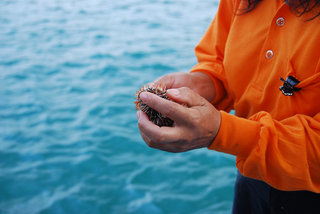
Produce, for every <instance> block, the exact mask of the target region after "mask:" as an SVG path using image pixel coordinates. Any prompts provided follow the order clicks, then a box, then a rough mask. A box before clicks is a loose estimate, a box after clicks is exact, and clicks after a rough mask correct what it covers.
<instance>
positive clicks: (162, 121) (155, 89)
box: [135, 85, 174, 127]
mask: <svg viewBox="0 0 320 214" xmlns="http://www.w3.org/2000/svg"><path fill="white" fill-rule="evenodd" d="M142 92H150V93H153V94H156V95H158V96H159V97H161V98H163V99H166V100H170V98H169V97H168V95H167V90H166V89H165V88H163V87H161V86H159V85H158V86H152V87H142V88H141V89H140V90H139V91H137V92H136V99H137V101H136V102H135V104H136V110H137V111H139V110H141V111H143V112H144V113H146V114H147V115H148V117H149V120H150V121H152V122H153V123H154V124H156V125H157V126H160V127H161V126H173V123H174V122H173V120H171V119H170V118H168V117H165V116H163V115H162V114H161V113H160V112H157V111H156V110H154V109H152V108H150V107H149V106H148V105H146V104H145V103H143V102H142V100H141V99H140V94H141V93H142Z"/></svg>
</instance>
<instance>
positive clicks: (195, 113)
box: [137, 87, 221, 153]
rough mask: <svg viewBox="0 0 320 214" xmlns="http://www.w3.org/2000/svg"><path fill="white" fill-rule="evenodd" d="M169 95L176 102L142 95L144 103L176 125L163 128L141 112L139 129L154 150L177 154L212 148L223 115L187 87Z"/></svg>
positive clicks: (138, 114)
mask: <svg viewBox="0 0 320 214" xmlns="http://www.w3.org/2000/svg"><path fill="white" fill-rule="evenodd" d="M167 95H168V96H169V97H170V99H172V100H174V101H175V102H172V101H169V100H166V99H163V98H160V97H158V96H157V95H155V94H152V93H148V92H143V93H141V95H140V98H141V99H142V101H143V102H144V103H146V104H147V105H148V106H150V107H151V108H153V109H155V110H156V111H158V112H160V113H161V114H163V115H164V116H166V117H169V118H170V119H172V120H174V122H175V123H174V126H173V127H166V126H162V127H159V126H157V125H155V124H153V123H152V122H151V121H150V120H149V119H148V116H147V115H146V114H145V113H144V112H142V111H138V112H137V117H138V126H139V129H140V133H141V136H142V138H143V139H144V141H145V142H146V143H147V144H148V145H149V146H150V147H152V148H156V149H160V150H163V151H168V152H174V153H177V152H185V151H188V150H192V149H198V148H202V147H208V146H209V145H210V143H211V142H212V141H213V140H214V138H215V137H216V135H217V133H218V131H219V128H220V123H221V115H220V112H219V111H218V110H217V109H216V108H214V107H213V105H211V104H210V103H209V102H208V101H207V100H206V99H204V98H203V97H201V96H200V95H199V94H197V93H195V92H194V91H192V90H191V89H189V88H186V87H183V88H179V89H169V90H167ZM179 103H181V104H184V105H181V104H179Z"/></svg>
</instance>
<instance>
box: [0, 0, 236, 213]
mask: <svg viewBox="0 0 320 214" xmlns="http://www.w3.org/2000/svg"><path fill="white" fill-rule="evenodd" d="M217 5H218V1H217V0H199V1H192V0H179V1H173V0H169V1H168V0H123V1H116V0H90V1H89V0H1V1H0V29H1V30H0V213H19V214H20V213H27V214H29V213H90V214H91V213H112V214H122V213H136V214H143V213H146V214H161V213H163V214H171V213H174V214H179V213H184V214H188V213H190V214H191V213H192V214H193V213H195V214H203V213H230V210H231V205H232V197H233V182H234V180H235V175H236V169H235V166H234V158H233V157H232V156H229V155H225V154H220V153H217V152H214V151H209V150H207V149H201V150H196V151H191V152H187V153H182V154H170V153H165V152H162V151H157V150H154V149H151V148H149V147H147V146H146V145H145V144H144V143H143V141H142V139H141V137H140V136H139V133H138V128H137V121H136V115H135V110H134V105H133V101H134V100H133V97H134V94H135V91H136V90H137V89H138V88H139V87H141V86H142V85H143V84H145V83H147V82H150V81H152V80H154V79H156V78H158V77H159V76H161V75H164V74H166V73H171V72H177V71H184V72H187V71H188V70H189V69H190V68H191V67H192V66H193V65H194V64H195V63H196V58H195V56H194V52H193V49H194V46H195V45H196V44H197V42H198V41H199V39H200V38H201V36H202V34H203V33H204V32H205V30H206V28H207V26H208V25H209V23H210V22H211V20H212V18H213V17H214V14H215V12H216V9H217Z"/></svg>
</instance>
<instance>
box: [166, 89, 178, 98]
mask: <svg viewBox="0 0 320 214" xmlns="http://www.w3.org/2000/svg"><path fill="white" fill-rule="evenodd" d="M167 93H169V94H171V95H173V96H175V97H177V96H179V94H180V92H179V90H178V89H168V90H167Z"/></svg>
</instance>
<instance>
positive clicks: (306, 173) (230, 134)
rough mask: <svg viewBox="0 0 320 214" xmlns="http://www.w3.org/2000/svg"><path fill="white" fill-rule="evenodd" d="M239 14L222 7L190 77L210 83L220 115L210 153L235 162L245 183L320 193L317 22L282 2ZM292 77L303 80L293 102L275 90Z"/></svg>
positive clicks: (226, 2) (234, 2)
mask: <svg viewBox="0 0 320 214" xmlns="http://www.w3.org/2000/svg"><path fill="white" fill-rule="evenodd" d="M239 7H240V6H239V0H221V2H220V5H219V10H218V12H217V14H216V17H215V19H214V20H213V22H212V24H211V25H210V27H209V29H208V30H207V32H206V33H205V35H204V37H203V38H202V40H201V41H200V43H199V44H198V46H197V47H196V49H195V51H196V56H197V58H198V62H199V63H198V64H197V65H196V66H195V67H194V68H193V69H192V70H191V72H203V73H206V74H207V75H209V76H210V77H211V79H212V81H213V82H214V84H215V87H216V91H217V95H216V97H215V99H214V100H213V102H212V104H213V105H214V106H215V107H217V108H218V109H220V110H221V115H222V122H221V127H220V130H219V133H218V135H217V137H216V138H215V140H214V141H213V142H212V144H211V145H210V146H209V147H208V148H209V149H214V150H217V151H221V152H225V153H229V154H233V155H236V156H237V159H236V164H237V167H238V169H239V170H240V172H241V173H242V174H243V175H244V176H248V177H251V178H255V179H259V180H263V181H265V182H267V183H268V184H270V185H271V186H273V187H275V188H277V189H280V190H309V191H313V192H317V193H320V20H319V18H317V19H314V20H312V21H306V19H308V18H310V17H309V16H302V17H300V18H299V17H297V16H296V15H295V14H294V13H293V12H291V11H290V8H289V7H288V5H286V4H285V3H283V1H282V0H263V1H262V2H260V3H259V4H258V6H257V7H256V8H255V9H254V10H253V11H251V12H249V13H246V14H239V12H236V11H237V10H238V9H239ZM310 15H314V14H310ZM289 75H291V76H293V77H295V78H296V79H298V80H300V81H301V82H300V83H299V84H298V85H297V86H296V87H299V88H301V90H300V91H298V92H294V94H293V96H285V95H284V94H283V93H282V92H281V91H280V90H279V87H280V86H282V85H283V82H282V81H281V80H280V78H281V77H282V78H283V79H286V78H287V77H288V76H289ZM231 109H235V114H236V116H235V115H231V114H228V113H226V112H225V111H229V110H231ZM223 110H224V111H223Z"/></svg>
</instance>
